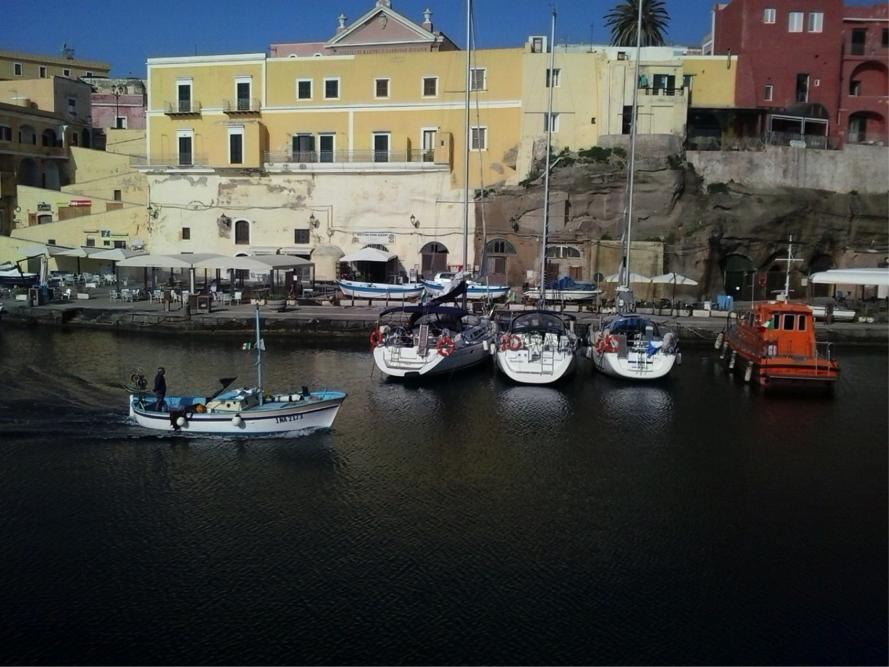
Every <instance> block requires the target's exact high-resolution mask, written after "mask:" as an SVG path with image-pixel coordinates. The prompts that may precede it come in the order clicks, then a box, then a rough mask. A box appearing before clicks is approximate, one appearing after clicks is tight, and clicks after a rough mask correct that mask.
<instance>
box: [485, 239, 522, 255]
mask: <svg viewBox="0 0 889 667" xmlns="http://www.w3.org/2000/svg"><path fill="white" fill-rule="evenodd" d="M485 252H486V253H487V254H489V255H515V254H516V252H515V247H513V245H512V243H510V242H509V241H507V240H506V239H491V240H490V241H488V243H487V244H486V245H485Z"/></svg>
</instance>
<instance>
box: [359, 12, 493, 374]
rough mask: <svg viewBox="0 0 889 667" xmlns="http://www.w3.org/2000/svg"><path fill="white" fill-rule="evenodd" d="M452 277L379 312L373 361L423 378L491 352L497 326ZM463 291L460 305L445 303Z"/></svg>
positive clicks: (468, 48) (460, 367)
mask: <svg viewBox="0 0 889 667" xmlns="http://www.w3.org/2000/svg"><path fill="white" fill-rule="evenodd" d="M471 45H472V0H467V2H466V101H465V104H466V108H465V119H464V123H465V142H466V144H465V155H466V159H465V160H464V171H463V183H464V190H463V266H464V267H465V266H467V265H468V255H469V196H470V192H469V155H470V150H469V147H470V141H471V129H470V116H469V111H470V91H471V67H472V48H471ZM454 278H456V279H457V280H451V282H450V283H449V285H448V289H447V291H446V292H444V293H443V294H441V295H440V296H438V297H436V298H435V299H433V300H432V301H430V302H429V303H426V304H422V305H416V306H403V307H401V308H390V309H388V310H384V311H383V312H382V313H380V322H379V324H378V326H377V328H376V330H375V331H374V332H373V333H372V334H371V339H370V340H371V345H372V346H373V348H374V350H373V355H374V363H375V364H376V366H377V368H379V369H380V370H381V371H383V373H385V374H386V375H389V376H392V377H401V378H420V377H428V376H434V375H441V374H444V373H453V372H454V371H459V370H463V369H466V368H470V367H472V366H476V365H478V364H480V363H482V362H485V361H487V360H488V359H489V358H490V355H491V351H492V350H493V345H494V336H495V334H496V331H497V327H496V325H495V324H494V322H493V321H492V320H491V318H490V317H488V316H479V315H475V314H473V313H471V312H470V311H469V310H467V308H466V290H467V288H468V285H467V281H466V280H465V279H463V278H462V277H461V276H455V277H454ZM458 296H460V297H462V305H461V306H446V305H444V303H445V302H446V301H450V300H456V298H457V297H458Z"/></svg>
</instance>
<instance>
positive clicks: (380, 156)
mask: <svg viewBox="0 0 889 667" xmlns="http://www.w3.org/2000/svg"><path fill="white" fill-rule="evenodd" d="M433 160H434V152H433V151H430V150H423V149H419V148H417V149H414V148H409V149H402V150H391V151H375V150H359V151H268V152H266V153H265V162H266V164H274V165H290V164H294V165H297V164H298V165H305V164H317V165H325V164H327V165H349V164H355V165H357V164H361V165H365V166H366V165H378V166H380V167H384V166H385V165H416V166H423V165H426V166H433V165H435V166H442V165H437V164H436V163H435V162H434V161H433ZM444 166H447V163H444Z"/></svg>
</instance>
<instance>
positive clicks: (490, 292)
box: [420, 271, 509, 301]
mask: <svg viewBox="0 0 889 667" xmlns="http://www.w3.org/2000/svg"><path fill="white" fill-rule="evenodd" d="M455 279H457V280H459V277H458V275H457V273H455V272H453V271H442V272H440V273H437V274H435V277H434V278H433V279H432V280H425V279H423V278H421V279H420V282H421V283H422V284H423V286H424V287H425V288H426V292H427V293H428V294H430V295H431V296H433V297H435V296H441V295H442V294H446V293H448V292H449V291H451V290H452V289H453V287H454V280H455ZM507 294H509V285H487V284H485V283H481V282H477V281H475V280H467V281H466V298H467V299H470V300H478V299H485V300H486V301H495V300H497V299H502V298H503V297H505V296H506V295H507Z"/></svg>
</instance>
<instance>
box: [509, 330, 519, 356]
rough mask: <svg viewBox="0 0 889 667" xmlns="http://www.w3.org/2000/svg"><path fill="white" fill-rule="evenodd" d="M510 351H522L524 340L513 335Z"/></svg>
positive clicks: (510, 340) (510, 341)
mask: <svg viewBox="0 0 889 667" xmlns="http://www.w3.org/2000/svg"><path fill="white" fill-rule="evenodd" d="M509 349H510V350H512V351H513V352H517V351H518V350H521V349H522V339H521V338H519V337H518V336H516V335H515V334H513V335H512V336H510V337H509Z"/></svg>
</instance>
